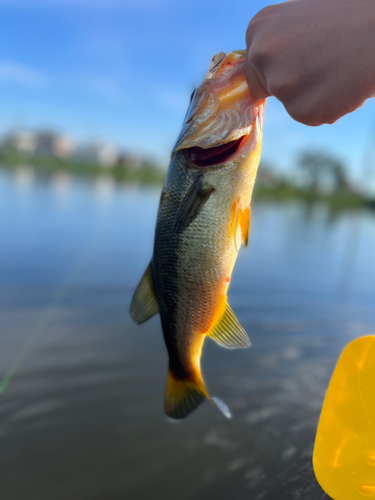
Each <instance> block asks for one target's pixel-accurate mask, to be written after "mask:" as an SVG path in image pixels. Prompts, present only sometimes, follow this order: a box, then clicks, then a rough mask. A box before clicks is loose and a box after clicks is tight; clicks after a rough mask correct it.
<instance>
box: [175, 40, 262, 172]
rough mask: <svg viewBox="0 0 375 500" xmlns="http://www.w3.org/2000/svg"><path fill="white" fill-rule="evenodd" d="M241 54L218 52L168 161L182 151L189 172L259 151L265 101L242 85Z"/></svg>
mask: <svg viewBox="0 0 375 500" xmlns="http://www.w3.org/2000/svg"><path fill="white" fill-rule="evenodd" d="M245 64H246V54H245V51H242V50H240V51H234V52H230V53H228V54H224V53H223V52H220V53H219V54H217V55H216V56H215V57H214V58H213V59H212V63H211V66H210V68H209V70H208V73H207V75H206V78H205V80H204V82H203V83H202V85H200V87H198V88H197V89H196V90H195V91H194V93H193V95H192V97H191V102H190V105H189V108H188V111H187V114H186V117H185V120H184V124H183V127H182V130H181V133H180V135H179V137H178V139H177V142H176V145H175V147H174V148H173V152H172V157H173V156H174V155H175V154H176V153H177V152H178V151H182V150H186V151H185V155H187V157H188V162H189V166H190V167H191V168H193V169H194V168H196V169H201V168H203V167H210V166H215V165H220V164H222V163H227V162H228V161H231V160H233V159H235V158H236V157H238V156H239V155H241V156H248V155H249V153H251V151H258V150H259V151H260V143H261V138H262V125H263V111H264V105H265V100H264V99H261V100H258V99H255V98H254V97H253V96H252V95H251V94H250V91H249V88H248V86H247V82H246V70H245Z"/></svg>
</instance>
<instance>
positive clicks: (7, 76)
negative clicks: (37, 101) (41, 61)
mask: <svg viewBox="0 0 375 500" xmlns="http://www.w3.org/2000/svg"><path fill="white" fill-rule="evenodd" d="M1 82H7V83H18V84H20V85H26V86H28V87H43V86H44V85H45V84H46V83H47V79H46V77H45V76H44V75H43V74H42V73H41V72H40V71H37V70H35V69H33V68H29V67H28V66H24V65H22V64H17V63H14V62H9V61H0V83H1Z"/></svg>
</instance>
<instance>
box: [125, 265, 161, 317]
mask: <svg viewBox="0 0 375 500" xmlns="http://www.w3.org/2000/svg"><path fill="white" fill-rule="evenodd" d="M158 312H159V306H158V303H157V302H156V298H155V294H154V287H153V284H152V273H151V264H149V266H148V268H147V269H146V272H145V274H144V275H143V278H142V279H141V281H140V283H139V285H138V286H137V289H136V291H135V292H134V295H133V299H132V303H131V305H130V316H131V317H132V318H133V320H134V321H135V322H136V323H138V324H140V323H144V322H145V321H147V320H148V319H150V318H151V317H152V316H154V314H157V313H158Z"/></svg>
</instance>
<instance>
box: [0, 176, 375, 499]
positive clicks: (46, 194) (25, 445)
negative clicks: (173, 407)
mask: <svg viewBox="0 0 375 500" xmlns="http://www.w3.org/2000/svg"><path fill="white" fill-rule="evenodd" d="M158 198H159V190H152V189H145V188H141V187H120V186H115V185H114V184H113V183H112V181H111V180H110V178H99V179H97V180H93V181H89V182H88V181H80V180H74V181H72V180H71V179H70V178H68V177H66V176H65V175H63V174H60V175H57V176H55V177H54V178H53V179H48V180H47V179H43V178H35V177H33V175H32V172H31V171H29V170H27V169H21V170H19V171H18V172H17V173H16V174H12V175H11V174H9V173H0V242H1V243H0V299H1V300H0V327H1V336H0V377H1V382H0V440H1V441H0V443H1V444H0V492H1V494H0V495H1V498H2V499H4V500H24V499H26V498H27V499H28V500H66V499H68V498H69V499H70V500H120V499H121V500H125V499H126V500H128V499H130V500H133V499H136V500H159V499H160V500H162V499H163V500H169V499H170V500H172V499H173V500H174V499H175V498H179V499H180V500H191V499H194V500H201V499H202V500H203V499H204V500H217V499H221V498H231V499H233V500H240V499H250V498H251V500H260V499H264V500H273V499H277V500H293V499H307V500H310V499H311V500H316V499H321V498H328V497H326V496H325V495H324V493H323V491H322V490H321V489H320V487H319V485H318V484H317V483H316V481H315V479H314V475H313V471H312V466H311V456H312V449H313V443H314V436H315V430H316V426H317V422H318V418H319V412H320V409H321V405H322V402H323V398H324V393H325V389H326V387H327V383H328V381H329V378H330V375H331V373H332V370H333V368H334V366H335V363H336V361H337V357H338V355H339V353H340V352H341V350H342V348H343V347H344V346H345V344H346V343H347V342H349V341H350V340H351V339H353V338H355V337H358V336H361V335H365V334H369V333H374V332H375V309H374V304H375V285H374V284H375V252H374V248H375V216H374V215H373V214H371V213H367V212H357V213H356V212H354V213H353V212H352V213H350V212H347V213H340V214H334V213H331V212H330V211H329V209H327V207H325V206H315V207H313V208H311V207H310V208H309V207H304V206H300V205H298V204H291V205H278V204H255V205H254V206H253V210H252V231H251V238H250V244H249V248H248V249H247V250H244V249H241V252H240V255H239V258H238V261H237V264H236V267H235V270H234V273H233V277H232V282H231V287H230V292H229V301H230V304H231V306H232V308H233V309H234V311H235V313H236V314H237V316H238V318H239V321H240V322H241V324H242V325H243V326H244V328H245V329H246V330H247V332H248V333H249V336H250V339H251V341H252V347H251V348H250V349H248V350H244V351H242V350H234V351H230V350H225V349H222V348H220V347H218V346H217V345H215V344H214V343H213V342H211V341H210V340H208V341H207V342H206V345H205V350H204V355H203V361H202V365H203V371H204V375H205V380H206V383H207V386H208V388H209V390H210V392H211V394H213V395H217V396H219V397H221V398H222V399H223V400H224V401H225V402H226V403H227V404H228V406H229V407H230V408H231V409H232V412H233V415H234V418H233V419H232V420H230V421H227V420H225V419H224V418H222V416H221V415H220V414H219V413H218V412H217V411H216V410H215V409H214V408H213V407H211V406H210V405H209V404H208V403H205V404H204V405H202V406H201V407H200V408H199V409H198V410H197V411H196V412H195V413H194V414H192V415H191V416H190V417H189V418H188V419H186V420H185V421H183V422H182V423H180V424H172V423H170V422H169V421H167V419H166V418H165V416H164V414H163V397H164V390H165V382H166V372H167V356H166V351H165V348H164V344H163V340H162V334H161V328H160V324H159V317H155V318H153V319H152V320H150V321H149V322H148V323H146V324H144V325H141V326H137V325H135V324H133V323H132V321H131V319H130V317H129V314H128V309H129V304H130V300H131V295H132V292H133V290H134V288H135V286H136V285H137V283H138V280H139V278H140V277H141V275H142V273H143V271H144V270H145V268H146V266H147V264H148V262H149V260H150V257H151V252H152V242H153V231H154V224H155V218H156V210H157V205H158Z"/></svg>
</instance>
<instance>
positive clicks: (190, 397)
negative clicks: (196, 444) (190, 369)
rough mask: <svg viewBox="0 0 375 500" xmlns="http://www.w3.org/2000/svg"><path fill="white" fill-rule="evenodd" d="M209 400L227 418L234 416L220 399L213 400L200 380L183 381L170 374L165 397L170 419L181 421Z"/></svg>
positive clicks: (166, 409) (166, 411)
mask: <svg viewBox="0 0 375 500" xmlns="http://www.w3.org/2000/svg"><path fill="white" fill-rule="evenodd" d="M204 398H207V399H208V400H209V401H210V402H211V403H212V404H213V405H214V406H216V408H217V409H218V410H219V411H220V412H221V413H222V414H223V415H224V417H226V418H231V417H232V415H231V413H230V411H229V408H228V407H227V406H226V405H225V403H223V402H222V401H221V400H220V399H218V398H211V397H210V396H209V394H208V392H207V390H206V388H205V386H204V382H203V380H202V379H200V380H199V381H198V382H196V381H193V380H192V379H185V380H181V379H178V378H176V377H175V376H174V375H173V372H172V371H171V370H169V372H168V382H167V393H166V395H165V413H166V414H167V415H168V417H170V418H173V419H175V420H180V419H182V418H185V417H187V416H188V415H190V413H192V412H193V411H194V410H195V409H196V408H198V406H199V405H200V404H201V403H203V401H204Z"/></svg>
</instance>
